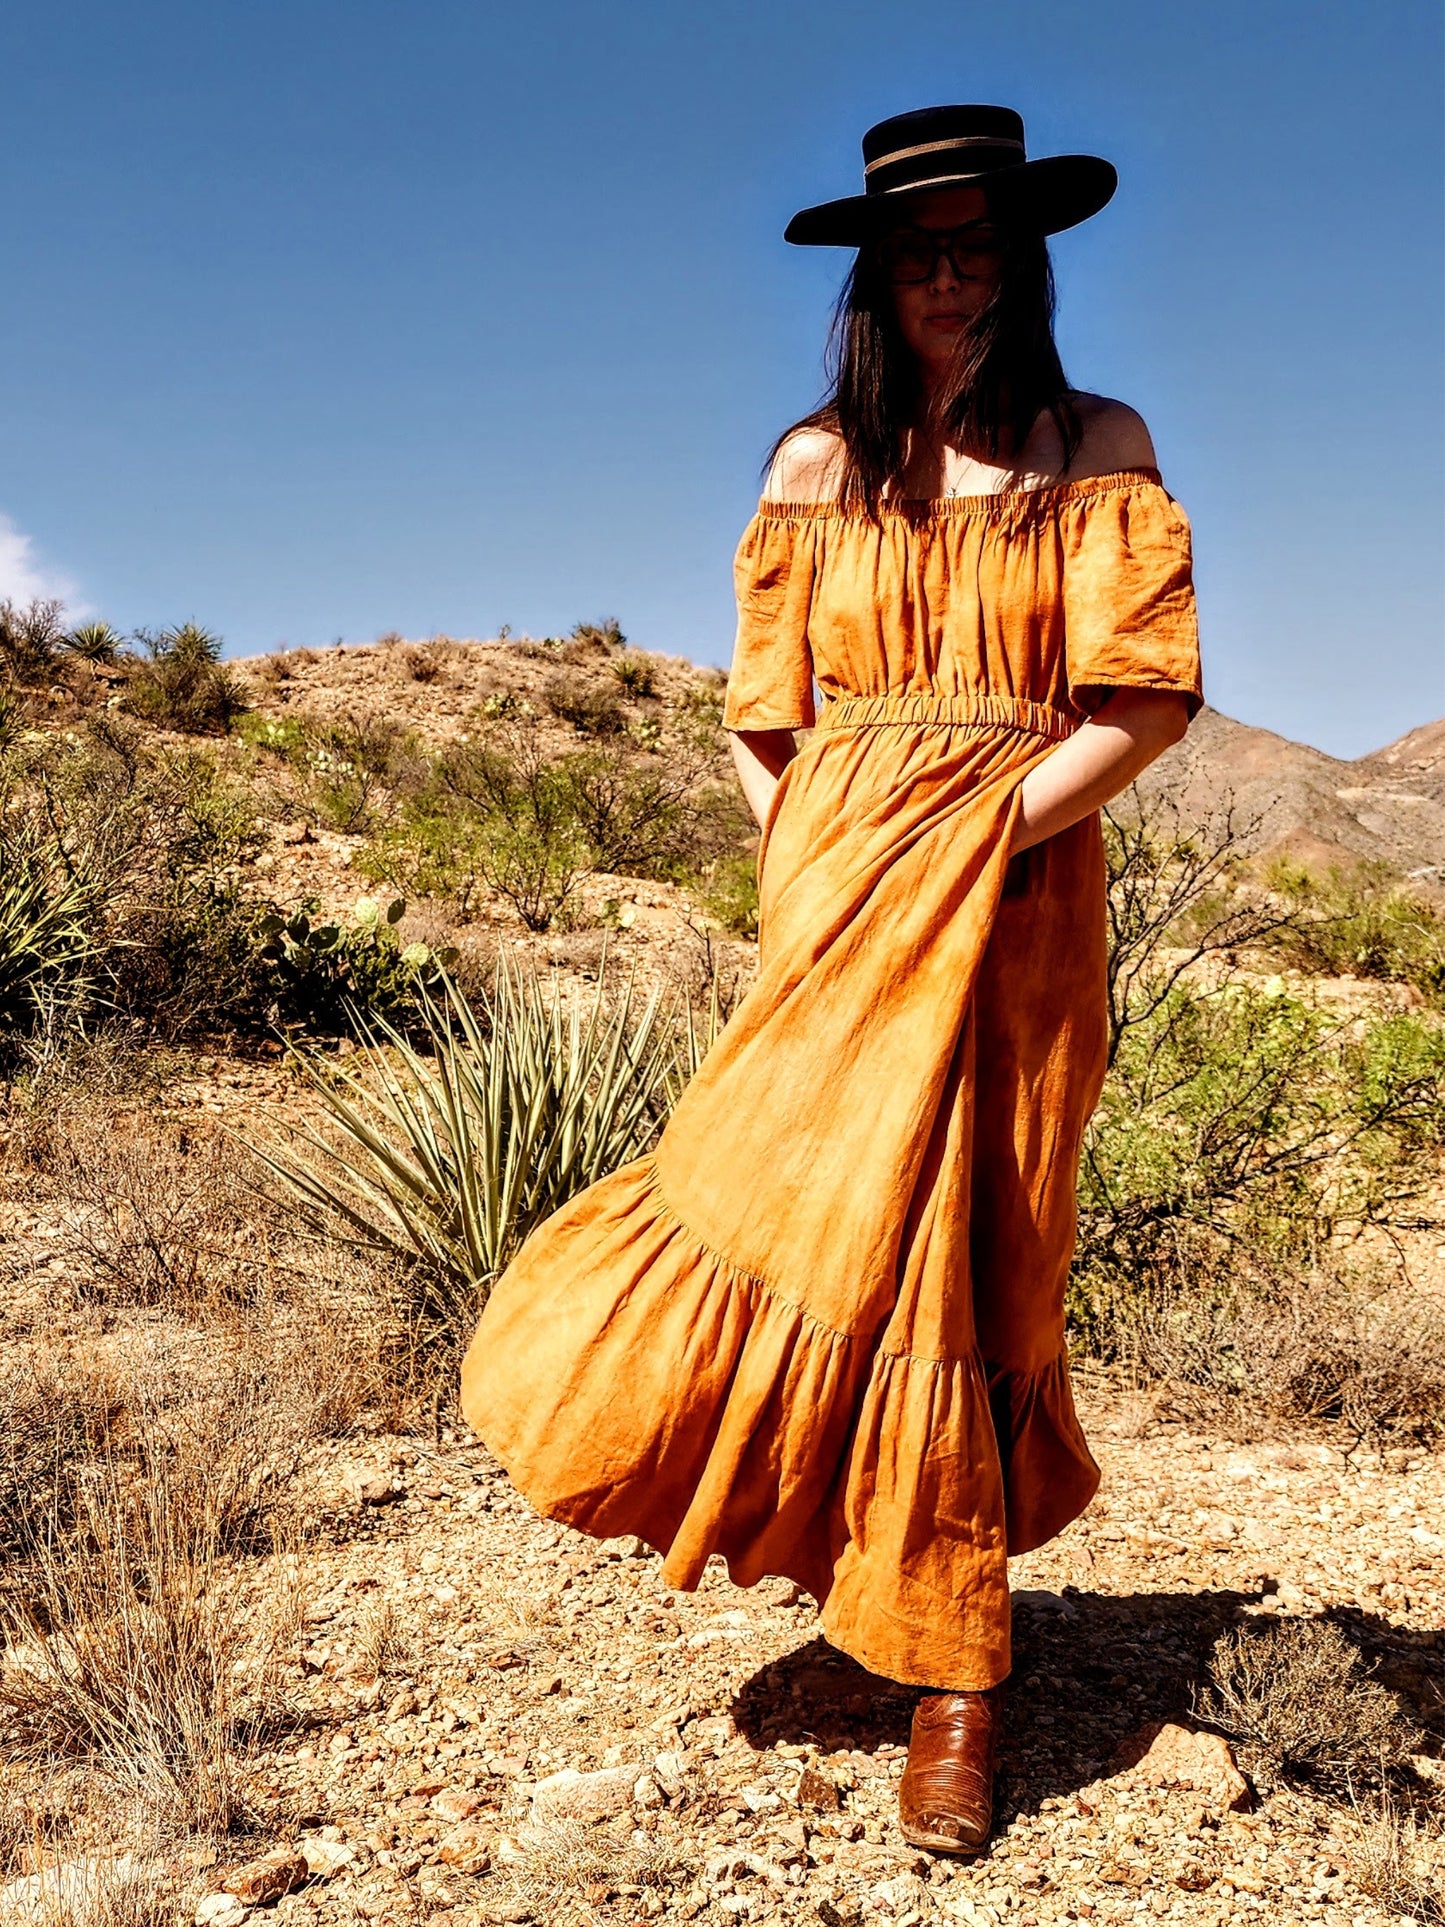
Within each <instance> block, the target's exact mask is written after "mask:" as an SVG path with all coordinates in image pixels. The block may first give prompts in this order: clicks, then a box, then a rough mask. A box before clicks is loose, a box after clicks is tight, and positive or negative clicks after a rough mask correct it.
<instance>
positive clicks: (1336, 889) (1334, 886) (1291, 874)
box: [1268, 861, 1445, 999]
mask: <svg viewBox="0 0 1445 1927" xmlns="http://www.w3.org/2000/svg"><path fill="white" fill-rule="evenodd" d="M1268 882H1269V885H1270V888H1271V889H1272V890H1273V891H1274V892H1275V893H1276V895H1277V896H1278V897H1279V898H1280V899H1281V901H1282V902H1283V903H1285V904H1286V905H1287V906H1288V907H1289V910H1290V911H1291V913H1292V914H1291V916H1290V920H1289V922H1288V923H1287V924H1286V925H1285V926H1284V927H1283V928H1282V929H1281V931H1280V933H1279V935H1278V937H1277V939H1276V941H1275V948H1276V949H1277V950H1278V952H1279V954H1280V955H1281V957H1282V958H1283V959H1284V961H1285V962H1287V963H1290V964H1293V965H1295V966H1296V967H1297V968H1298V969H1300V970H1306V971H1309V972H1311V973H1312V974H1314V975H1318V976H1352V977H1374V978H1377V979H1379V980H1381V981H1382V982H1385V983H1405V984H1413V985H1414V986H1415V988H1416V989H1418V990H1421V991H1423V992H1424V993H1425V994H1426V995H1427V996H1429V997H1431V998H1435V999H1439V998H1441V997H1445V916H1442V914H1441V912H1440V910H1439V908H1438V907H1437V906H1436V905H1435V904H1433V903H1429V902H1427V901H1426V900H1425V898H1424V897H1422V896H1420V895H1418V894H1417V893H1416V892H1414V891H1412V890H1410V889H1409V888H1408V887H1407V886H1406V885H1403V884H1402V883H1401V882H1400V880H1399V878H1398V877H1396V876H1394V875H1392V874H1391V872H1390V871H1389V870H1388V869H1386V868H1385V866H1384V865H1382V864H1361V865H1360V866H1359V867H1358V868H1357V869H1355V870H1353V871H1344V870H1341V869H1338V868H1333V869H1330V870H1329V871H1327V872H1326V874H1325V875H1324V876H1323V877H1321V876H1317V875H1315V874H1314V873H1313V872H1311V871H1310V870H1309V869H1307V868H1306V867H1305V866H1303V865H1301V864H1297V863H1293V862H1288V861H1281V862H1278V863H1275V864H1274V865H1272V866H1271V868H1270V870H1269V872H1268Z"/></svg>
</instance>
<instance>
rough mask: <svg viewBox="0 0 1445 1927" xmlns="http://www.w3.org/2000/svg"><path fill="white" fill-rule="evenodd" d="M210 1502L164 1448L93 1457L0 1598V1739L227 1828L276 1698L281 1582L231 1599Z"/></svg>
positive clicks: (282, 1633)
mask: <svg viewBox="0 0 1445 1927" xmlns="http://www.w3.org/2000/svg"><path fill="white" fill-rule="evenodd" d="M219 1511H220V1508H218V1506H217V1503H216V1502H215V1500H214V1499H213V1497H212V1495H211V1494H209V1493H208V1492H207V1491H206V1490H205V1488H204V1484H203V1483H202V1482H201V1481H199V1480H197V1479H196V1478H194V1477H191V1476H188V1475H187V1473H186V1472H185V1471H178V1470H176V1469H173V1468H172V1467H170V1466H168V1465H167V1463H166V1461H164V1460H156V1461H152V1462H151V1463H149V1464H147V1465H146V1466H145V1468H144V1469H143V1470H142V1469H141V1468H140V1467H138V1466H137V1465H136V1463H135V1462H134V1461H126V1460H123V1459H120V1458H118V1457H114V1456H106V1457H102V1458H100V1459H99V1460H97V1461H96V1462H94V1463H93V1465H92V1466H90V1467H89V1468H88V1476H87V1477H86V1478H85V1480H84V1481H83V1482H82V1483H81V1484H80V1486H79V1489H78V1492H77V1497H76V1517H75V1521H74V1524H73V1526H72V1527H70V1528H69V1529H65V1528H64V1527H63V1526H62V1525H61V1523H60V1522H59V1521H58V1520H52V1521H48V1522H45V1523H44V1524H43V1525H41V1526H40V1527H38V1528H37V1529H36V1530H35V1531H34V1532H33V1534H32V1535H31V1537H30V1540H29V1543H28V1544H27V1546H26V1547H25V1551H24V1555H23V1558H24V1568H25V1570H24V1575H23V1582H22V1583H21V1584H19V1585H16V1586H13V1587H11V1588H10V1590H9V1592H8V1596H7V1597H6V1598H5V1599H4V1600H3V1602H0V1612H3V1622H0V1623H3V1626H4V1630H5V1633H6V1635H7V1638H8V1651H7V1652H6V1655H5V1664H4V1670H3V1671H0V1723H3V1727H4V1729H5V1740H6V1743H7V1749H8V1750H9V1751H10V1752H11V1753H12V1754H13V1755H14V1756H16V1757H19V1758H29V1759H32V1760H35V1761H38V1762H44V1763H47V1764H49V1763H53V1762H55V1761H59V1760H72V1761H81V1762H84V1763H86V1764H88V1765H89V1766H91V1767H92V1768H94V1769H95V1770H96V1771H97V1772H99V1773H101V1774H102V1775H103V1776H104V1777H105V1778H106V1779H108V1780H110V1781H112V1782H114V1783H115V1784H117V1785H118V1786H120V1787H123V1788H124V1789H125V1790H126V1792H127V1793H128V1794H129V1795H130V1796H132V1797H133V1798H136V1799H139V1800H141V1801H142V1802H144V1803H145V1804H146V1805H147V1806H149V1807H151V1808H153V1809H154V1810H155V1811H156V1812H158V1813H161V1814H164V1815H165V1816H166V1817H167V1819H168V1820H169V1821H170V1823H171V1824H173V1825H175V1826H177V1827H180V1828H184V1829H185V1830H186V1831H194V1832H202V1833H208V1834H219V1833H225V1832H227V1831H229V1830H230V1829H231V1828H232V1827H233V1826H234V1825H235V1824H236V1823H237V1821H238V1820H239V1819H240V1818H241V1817H242V1815H243V1814H244V1813H245V1811H246V1808H247V1780H248V1772H247V1764H246V1761H247V1754H248V1752H249V1750H250V1738H249V1736H250V1735H251V1734H253V1733H254V1732H255V1731H256V1730H257V1729H258V1725H259V1723H261V1722H263V1721H264V1720H266V1719H268V1718H272V1717H274V1716H275V1715H276V1713H277V1710H278V1690H279V1689H278V1666H279V1659H280V1652H281V1647H282V1644H283V1642H284V1640H285V1639H286V1638H287V1636H288V1635H289V1634H290V1633H291V1631H292V1630H293V1628H294V1622H295V1612H294V1606H293V1602H291V1601H289V1600H288V1599H287V1598H286V1597H285V1596H284V1595H282V1596H281V1597H279V1598H275V1599H273V1600H272V1601H271V1603H270V1608H269V1610H260V1609H258V1607H257V1604H256V1602H255V1601H254V1600H253V1601H249V1602H248V1603H247V1605H246V1608H245V1610H244V1611H242V1610H238V1602H237V1597H236V1585H237V1576H236V1572H235V1569H234V1566H233V1565H232V1564H231V1562H229V1561H228V1560H227V1559H226V1558H225V1556H224V1551H223V1545H222V1530H221V1524H220V1518H219Z"/></svg>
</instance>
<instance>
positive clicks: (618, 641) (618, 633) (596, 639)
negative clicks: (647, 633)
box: [572, 616, 627, 649]
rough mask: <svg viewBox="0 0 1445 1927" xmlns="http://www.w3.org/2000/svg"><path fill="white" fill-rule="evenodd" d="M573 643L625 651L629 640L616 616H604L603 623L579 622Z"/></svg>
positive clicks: (573, 632) (573, 635) (574, 632)
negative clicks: (592, 644)
mask: <svg viewBox="0 0 1445 1927" xmlns="http://www.w3.org/2000/svg"><path fill="white" fill-rule="evenodd" d="M572 640H573V642H582V643H595V644H597V645H598V646H600V647H601V648H603V649H625V648H626V647H627V638H626V636H624V635H623V633H622V624H621V623H620V622H619V621H618V620H617V618H616V616H604V617H603V619H602V620H601V622H579V623H577V624H575V625H574V627H573V630H572Z"/></svg>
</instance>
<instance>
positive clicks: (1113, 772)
mask: <svg viewBox="0 0 1445 1927" xmlns="http://www.w3.org/2000/svg"><path fill="white" fill-rule="evenodd" d="M1188 726H1189V706H1188V702H1187V700H1186V698H1185V697H1183V696H1179V695H1176V694H1175V693H1174V692H1173V690H1168V689H1116V690H1115V691H1114V693H1113V695H1112V696H1110V697H1108V698H1107V700H1106V701H1104V702H1102V703H1100V705H1099V707H1098V708H1097V709H1096V710H1095V711H1094V714H1093V715H1092V716H1091V717H1090V718H1089V720H1088V721H1087V722H1086V723H1081V724H1080V726H1079V728H1078V729H1076V730H1075V731H1074V734H1073V735H1072V736H1070V737H1068V738H1067V740H1066V741H1064V742H1062V743H1060V744H1059V746H1058V748H1057V749H1056V750H1054V751H1052V752H1051V753H1050V754H1049V755H1048V756H1046V757H1045V758H1044V760H1043V761H1042V762H1041V763H1036V764H1035V765H1034V767H1033V768H1032V769H1031V770H1030V771H1029V773H1028V775H1027V776H1026V777H1025V778H1024V780H1023V783H1022V784H1021V786H1020V789H1019V801H1020V809H1019V813H1018V815H1017V817H1016V818H1015V819H1014V833H1013V840H1012V842H1011V843H1010V845H1009V854H1010V856H1017V854H1018V852H1019V851H1020V850H1027V849H1030V848H1032V846H1033V845H1034V844H1035V843H1042V842H1043V841H1044V839H1045V837H1050V836H1056V835H1057V834H1058V832H1059V831H1060V830H1066V829H1068V827H1069V825H1070V824H1071V823H1077V822H1078V821H1079V820H1080V818H1082V817H1085V816H1088V815H1089V814H1090V812H1091V811H1093V810H1097V809H1099V808H1100V807H1101V806H1102V805H1103V804H1105V803H1107V802H1108V801H1109V799H1110V797H1113V796H1117V795H1118V794H1119V792H1120V790H1123V789H1127V788H1128V787H1129V785H1130V784H1131V783H1132V782H1133V780H1134V778H1135V777H1136V776H1137V775H1138V774H1139V772H1140V771H1141V770H1145V769H1147V768H1148V767H1149V765H1150V764H1151V763H1152V762H1153V761H1154V759H1155V757H1157V756H1162V755H1163V753H1164V751H1165V750H1166V749H1168V747H1169V745H1170V744H1171V743H1177V742H1178V741H1179V738H1180V737H1181V736H1182V735H1183V734H1184V732H1185V730H1186V729H1187V728H1188Z"/></svg>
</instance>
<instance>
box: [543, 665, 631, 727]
mask: <svg viewBox="0 0 1445 1927" xmlns="http://www.w3.org/2000/svg"><path fill="white" fill-rule="evenodd" d="M542 700H543V701H544V702H545V703H546V705H547V707H548V708H549V709H550V710H551V711H552V714H553V715H554V716H560V717H561V719H562V721H563V722H564V723H571V725H572V727H573V728H574V729H575V730H576V731H577V732H578V734H579V735H582V736H611V735H615V734H616V733H617V732H618V731H619V730H622V729H625V728H626V726H627V717H626V715H625V714H624V712H623V709H622V705H621V704H620V703H619V702H618V700H617V697H616V696H615V695H614V693H613V692H612V691H611V690H610V689H608V688H607V687H606V685H605V684H603V683H599V682H596V681H594V680H593V679H592V678H591V677H590V676H585V675H577V674H572V675H560V676H552V677H550V678H549V679H548V681H547V682H546V683H545V684H544V685H543V689H542Z"/></svg>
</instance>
